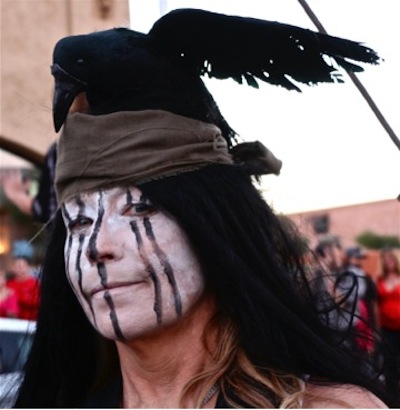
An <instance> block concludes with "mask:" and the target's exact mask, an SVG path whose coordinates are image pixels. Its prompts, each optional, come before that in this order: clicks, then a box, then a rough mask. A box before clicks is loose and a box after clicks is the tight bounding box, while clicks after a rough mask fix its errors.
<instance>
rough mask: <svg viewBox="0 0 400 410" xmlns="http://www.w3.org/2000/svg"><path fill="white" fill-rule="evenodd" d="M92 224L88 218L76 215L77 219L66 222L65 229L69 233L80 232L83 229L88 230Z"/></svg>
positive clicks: (91, 220)
mask: <svg viewBox="0 0 400 410" xmlns="http://www.w3.org/2000/svg"><path fill="white" fill-rule="evenodd" d="M92 223H93V219H91V218H88V217H87V216H84V215H78V216H77V217H75V218H71V219H70V220H69V221H68V224H67V228H68V231H69V232H71V233H74V232H80V231H82V230H84V229H87V228H89V227H90V226H91V225H92Z"/></svg>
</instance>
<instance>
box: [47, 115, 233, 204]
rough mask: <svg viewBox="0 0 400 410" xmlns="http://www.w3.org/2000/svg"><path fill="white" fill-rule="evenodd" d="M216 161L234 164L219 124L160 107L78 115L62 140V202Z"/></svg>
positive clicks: (70, 119) (58, 176) (59, 166)
mask: <svg viewBox="0 0 400 410" xmlns="http://www.w3.org/2000/svg"><path fill="white" fill-rule="evenodd" d="M214 163H216V164H232V163H233V160H232V158H231V156H230V154H229V153H228V146H227V143H226V141H225V139H224V138H223V136H222V135H221V131H220V130H219V128H218V127H216V126H215V125H212V124H208V123H204V122H201V121H197V120H194V119H190V118H186V117H182V116H179V115H175V114H172V113H170V112H167V111H160V110H146V111H120V112H115V113H112V114H107V115H88V114H81V113H74V114H70V115H69V116H68V119H67V121H66V123H65V125H64V130H63V132H62V135H61V137H60V141H59V144H58V159H57V168H56V182H55V183H56V191H57V200H58V203H60V204H61V203H62V202H64V201H65V200H66V199H69V198H71V197H72V196H74V195H76V194H78V193H80V192H85V191H90V190H97V189H106V188H111V187H113V186H117V185H137V184H140V183H143V182H146V181H149V180H152V179H157V178H161V177H166V176H171V175H175V174H180V173H183V172H188V171H192V170H195V169H198V168H201V167H203V166H205V165H208V164H214Z"/></svg>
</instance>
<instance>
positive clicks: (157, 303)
mask: <svg viewBox="0 0 400 410" xmlns="http://www.w3.org/2000/svg"><path fill="white" fill-rule="evenodd" d="M130 224H131V228H132V232H133V233H134V234H135V237H136V243H137V246H138V251H139V255H140V258H141V259H142V262H143V264H144V266H145V268H146V271H147V272H148V273H149V275H150V277H151V279H152V280H153V283H154V294H155V299H154V306H153V309H154V312H155V313H156V317H157V323H158V324H161V323H162V300H161V284H160V279H159V278H158V276H157V274H156V272H155V270H154V268H153V266H152V265H151V263H150V261H149V259H148V257H147V255H146V253H145V252H144V250H143V240H142V235H141V234H140V231H139V228H138V226H137V223H136V221H131V222H130Z"/></svg>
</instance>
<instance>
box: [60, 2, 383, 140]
mask: <svg viewBox="0 0 400 410" xmlns="http://www.w3.org/2000/svg"><path fill="white" fill-rule="evenodd" d="M350 60H352V61H355V62H362V63H372V64H374V63H378V62H379V57H378V55H377V54H376V52H375V51H374V50H372V49H370V48H367V47H365V46H363V45H361V44H360V43H357V42H354V41H350V40H345V39H341V38H337V37H332V36H328V35H325V34H320V33H316V32H313V31H311V30H307V29H302V28H299V27H295V26H290V25H286V24H281V23H278V22H271V21H264V20H259V19H254V18H244V17H236V16H227V15H224V14H218V13H213V12H209V11H204V10H196V9H178V10H175V11H172V12H170V13H169V14H166V15H165V16H163V17H162V18H160V19H159V20H158V21H157V22H156V23H155V24H154V26H153V27H152V29H151V30H150V31H149V33H148V34H143V33H139V32H136V31H133V30H129V29H126V28H116V29H112V30H106V31H99V32H95V33H91V34H87V35H77V36H70V37H66V38H64V39H62V40H60V41H59V42H58V43H57V44H56V46H55V49H54V54H53V65H52V74H53V76H54V78H55V93H54V105H53V116H54V126H55V129H56V131H59V129H60V128H61V126H62V124H63V123H64V121H65V118H66V115H67V113H68V111H69V109H70V107H71V104H72V102H73V100H74V99H75V97H76V96H77V95H78V94H79V93H81V92H85V93H86V98H87V101H88V104H89V112H90V113H92V114H94V115H100V114H107V113H111V112H114V111H120V110H142V109H163V110H167V111H171V112H173V113H176V114H179V115H184V116H189V117H192V118H198V119H200V120H203V121H207V122H211V123H214V124H216V125H218V126H219V127H220V128H221V130H222V132H223V135H224V136H225V138H226V139H227V140H228V142H230V140H231V138H233V137H234V135H235V133H234V131H233V130H232V129H231V128H230V127H229V125H228V124H227V123H226V121H225V120H224V118H223V117H222V115H221V113H220V111H219V109H218V107H217V105H216V103H215V101H214V100H213V98H212V96H211V94H210V93H209V92H208V90H207V89H206V87H205V85H204V83H203V81H202V80H201V76H204V75H207V76H209V77H214V78H218V79H226V78H233V79H234V80H236V81H237V82H239V83H242V82H246V83H247V84H248V85H250V86H253V87H258V83H257V80H261V81H265V82H267V83H270V84H274V85H279V86H282V87H284V88H287V89H289V90H297V91H300V89H299V88H298V86H297V85H296V83H304V84H307V85H312V84H317V83H320V82H342V80H341V79H340V73H339V72H338V68H339V66H341V67H342V68H344V69H345V70H349V71H353V72H358V71H363V69H362V68H361V67H360V66H358V65H356V64H355V63H353V62H351V61H350Z"/></svg>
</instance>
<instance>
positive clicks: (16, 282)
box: [8, 256, 39, 320]
mask: <svg viewBox="0 0 400 410" xmlns="http://www.w3.org/2000/svg"><path fill="white" fill-rule="evenodd" d="M11 271H12V274H13V279H11V280H9V281H8V287H9V288H11V289H13V290H14V291H15V293H16V295H17V299H18V309H19V314H18V318H19V319H27V320H36V319H37V312H38V303H39V282H38V280H37V279H36V278H35V277H34V276H33V275H32V273H31V267H30V264H29V259H28V258H26V257H22V256H16V257H15V258H14V260H13V263H12V266H11Z"/></svg>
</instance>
